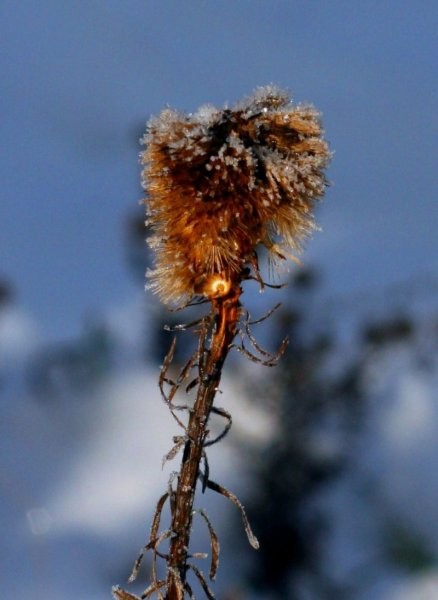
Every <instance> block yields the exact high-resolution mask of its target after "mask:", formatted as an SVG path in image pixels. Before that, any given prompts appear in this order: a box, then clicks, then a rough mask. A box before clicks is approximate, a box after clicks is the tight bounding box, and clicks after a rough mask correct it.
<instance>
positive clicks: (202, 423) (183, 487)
mask: <svg viewBox="0 0 438 600" xmlns="http://www.w3.org/2000/svg"><path fill="white" fill-rule="evenodd" d="M240 293H241V290H240V286H239V285H235V286H234V287H233V288H232V290H231V292H230V294H229V295H228V296H226V297H225V298H218V299H217V300H214V301H213V302H212V319H211V320H210V324H209V325H208V326H209V327H210V328H211V331H210V332H209V333H210V335H209V336H208V337H207V339H208V338H210V347H209V348H207V347H206V345H204V348H202V349H201V353H200V356H199V367H198V368H199V387H198V393H197V397H196V401H195V404H194V406H193V409H192V411H191V412H190V418H189V423H188V426H187V438H188V439H187V442H186V444H185V447H184V452H183V457H182V462H181V469H180V473H179V476H178V484H177V488H176V491H175V494H174V507H173V510H172V524H171V532H172V534H171V542H170V548H169V558H168V566H169V570H168V575H167V593H166V596H165V598H166V600H181V598H183V597H184V583H185V580H186V574H187V570H188V564H187V558H188V546H189V539H190V530H191V525H192V515H193V501H194V496H195V488H196V482H197V480H198V477H199V468H200V463H201V459H202V456H203V451H204V445H205V443H206V440H207V436H208V419H209V416H210V413H211V410H212V407H213V401H214V397H215V395H216V391H217V389H218V386H219V382H220V378H221V374H222V366H223V364H224V361H225V359H226V357H227V354H228V351H229V347H230V345H231V343H232V341H233V339H234V337H235V335H236V332H237V322H238V319H239V307H240V303H239V296H240Z"/></svg>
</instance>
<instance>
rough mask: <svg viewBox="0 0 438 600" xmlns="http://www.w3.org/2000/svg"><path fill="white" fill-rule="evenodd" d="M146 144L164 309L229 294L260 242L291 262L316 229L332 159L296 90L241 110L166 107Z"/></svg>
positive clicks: (315, 116) (259, 93) (146, 180)
mask: <svg viewBox="0 0 438 600" xmlns="http://www.w3.org/2000/svg"><path fill="white" fill-rule="evenodd" d="M142 142H143V143H144V144H145V147H146V149H145V150H144V152H142V153H141V162H142V164H143V165H144V170H143V173H142V180H143V185H144V188H145V190H146V192H147V198H146V200H145V204H146V207H147V215H148V223H149V225H150V226H151V229H152V236H151V237H150V238H149V240H148V241H149V244H150V246H151V247H152V248H153V249H154V250H155V253H156V256H155V260H156V262H155V268H154V269H153V270H151V271H150V272H149V273H148V276H149V277H150V280H151V283H150V287H152V289H153V290H154V291H155V292H157V293H158V294H159V295H160V297H161V298H162V300H163V301H164V302H169V303H173V304H179V303H181V302H186V301H188V300H190V299H191V298H192V297H193V296H195V295H198V294H199V295H205V296H207V297H209V298H212V297H214V296H215V295H224V294H225V293H227V290H226V288H227V285H228V284H227V282H232V281H234V282H236V281H239V280H240V278H241V276H242V271H243V269H244V268H245V267H246V266H248V265H250V264H254V257H255V252H256V248H257V246H258V245H259V244H262V245H264V246H265V247H266V248H268V250H269V252H270V254H271V256H272V257H273V258H284V255H283V254H282V252H283V251H287V250H288V249H291V250H293V251H297V250H299V249H300V242H301V241H302V239H303V238H304V237H305V236H306V235H308V234H309V232H310V231H311V230H312V229H313V228H314V221H313V215H312V209H313V206H314V201H315V200H316V199H318V198H320V197H321V196H322V195H323V193H324V189H325V186H326V179H325V176H324V173H323V170H324V168H325V167H326V166H327V163H328V161H329V158H330V152H329V149H328V145H327V143H326V142H325V141H324V139H323V131H322V129H321V124H320V118H319V113H318V112H317V111H316V110H315V109H314V108H313V107H312V106H299V105H298V106H293V105H292V104H291V102H290V98H289V95H288V94H287V93H286V92H284V91H282V90H280V89H278V88H276V87H274V86H267V87H261V88H258V89H257V90H256V91H255V92H254V94H253V95H252V96H251V97H249V98H246V99H244V100H243V101H241V102H239V103H238V104H237V105H235V106H234V107H233V108H231V109H228V108H225V109H217V108H214V107H213V106H210V105H207V106H203V107H201V108H200V109H199V110H198V111H197V112H196V113H194V114H189V115H185V114H182V113H180V112H177V111H175V110H173V109H165V110H163V111H162V112H161V113H160V114H159V115H158V116H156V117H153V118H152V119H150V121H149V123H148V126H147V131H146V134H145V136H144V138H143V140H142ZM218 276H219V277H218ZM218 282H219V283H218Z"/></svg>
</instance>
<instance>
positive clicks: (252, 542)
mask: <svg viewBox="0 0 438 600" xmlns="http://www.w3.org/2000/svg"><path fill="white" fill-rule="evenodd" d="M207 487H208V488H210V489H211V490H214V491H215V492H217V493H218V494H222V496H225V498H228V500H231V502H232V503H233V504H235V505H236V506H237V508H238V509H239V510H240V514H241V515H242V521H243V526H244V527H245V532H246V535H247V537H248V541H249V543H250V545H251V546H252V547H253V548H254V550H258V549H259V547H260V544H259V541H258V539H257V538H256V536H255V535H254V534H253V532H252V529H251V526H250V524H249V521H248V517H247V516H246V511H245V508H244V507H243V504H242V503H241V502H240V500H239V498H238V497H237V496H235V495H234V494H233V493H232V492H229V491H228V490H227V489H226V488H224V487H223V486H221V485H219V484H218V483H216V482H214V481H211V479H209V480H208V481H207Z"/></svg>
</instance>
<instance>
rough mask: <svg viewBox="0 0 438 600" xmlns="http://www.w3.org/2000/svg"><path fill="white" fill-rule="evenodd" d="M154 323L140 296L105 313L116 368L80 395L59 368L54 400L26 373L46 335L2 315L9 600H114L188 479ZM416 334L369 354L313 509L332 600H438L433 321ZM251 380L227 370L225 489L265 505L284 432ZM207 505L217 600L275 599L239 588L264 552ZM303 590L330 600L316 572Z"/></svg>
mask: <svg viewBox="0 0 438 600" xmlns="http://www.w3.org/2000/svg"><path fill="white" fill-rule="evenodd" d="M420 304H421V303H420ZM422 304H423V305H424V302H423V303H422ZM317 306H318V303H316V304H315V307H316V308H317ZM318 310H319V309H318ZM365 312H366V311H365ZM145 313H147V311H145V301H144V300H143V299H142V300H140V299H139V300H138V301H137V302H134V303H133V304H131V305H130V306H129V307H126V308H124V309H122V308H119V309H117V310H112V311H110V312H109V314H108V315H107V316H106V318H107V319H108V320H107V321H106V323H107V328H108V331H107V334H108V336H109V338H110V339H111V340H112V344H113V353H112V358H111V361H110V362H109V363H108V364H110V365H111V366H110V367H108V369H107V370H106V371H105V370H103V371H102V372H100V373H99V377H98V379H94V380H93V381H92V385H89V386H86V385H83V386H81V385H79V386H76V387H75V388H74V389H73V388H72V386H71V382H70V381H69V379H68V378H67V379H66V378H65V373H64V374H63V373H62V369H60V367H59V364H58V366H57V369H58V372H56V370H55V372H54V373H52V380H51V384H52V386H54V387H52V391H51V392H50V393H47V394H42V393H41V389H40V388H38V387H36V388H35V387H32V386H33V385H34V384H33V383H32V379H30V380H29V376H28V373H29V364H32V361H35V360H36V357H38V356H39V355H41V354H42V355H43V356H44V355H46V346H45V344H44V340H42V339H41V337H38V333H37V332H38V325H37V324H36V323H33V322H32V321H31V320H30V319H29V317H28V316H27V315H25V314H23V313H22V312H20V309H19V308H17V307H15V306H9V307H8V306H5V307H3V308H2V310H1V312H0V352H1V355H2V370H1V373H0V382H1V388H0V394H1V395H0V397H1V413H2V414H1V420H0V427H1V429H2V431H1V436H0V439H1V456H2V468H1V479H0V490H1V495H0V519H1V529H2V532H3V536H2V540H3V541H2V547H1V557H2V564H3V569H2V575H1V588H2V593H3V594H4V595H5V597H17V598H26V597H30V596H32V597H33V598H36V599H37V598H45V599H46V600H52V598H53V599H55V598H60V597H62V598H63V599H64V600H69V599H70V598H71V599H73V598H75V599H76V598H81V599H83V600H99V599H100V598H102V600H103V598H108V597H109V589H110V586H111V585H112V584H115V583H120V584H122V585H123V582H124V581H125V580H126V577H127V575H128V574H129V571H130V568H131V563H132V561H133V560H134V559H135V555H136V552H137V550H138V549H139V548H140V547H141V546H142V544H143V543H144V542H145V541H146V538H147V534H148V530H149V526H150V521H151V518H152V514H153V508H154V505H155V503H156V501H157V499H158V497H159V496H160V495H161V493H162V492H163V491H164V490H165V488H166V485H167V480H168V477H169V474H170V472H171V471H172V470H174V469H176V468H177V463H178V459H177V460H176V461H175V462H174V463H173V464H167V465H166V466H165V468H164V470H162V469H161V460H162V458H163V456H164V455H165V453H166V452H167V451H168V450H169V448H170V446H171V439H172V436H173V435H175V434H178V430H177V426H176V425H175V422H174V421H173V419H172V418H171V417H170V415H169V413H168V411H167V409H166V407H165V405H164V404H163V403H162V402H161V401H160V398H159V392H158V387H157V377H158V373H159V366H148V361H144V360H143V358H142V352H141V349H142V348H144V335H145V334H144V329H142V327H141V321H142V318H143V315H144V314H145ZM129 315H130V316H129ZM344 315H345V316H346V318H348V317H347V313H345V312H344ZM350 319H351V320H350V336H348V338H347V337H346V335H345V332H344V337H342V336H339V337H338V345H337V347H336V352H335V353H334V356H333V357H331V365H330V364H329V363H330V360H329V361H328V366H327V368H328V369H329V370H330V369H331V370H332V371H334V370H338V371H342V369H343V368H344V367H347V366H348V365H349V364H350V359H351V356H353V355H354V354H355V352H356V353H357V354H359V353H360V347H359V346H360V345H359V342H358V341H357V340H356V341H355V336H356V334H357V327H358V326H359V325H358V324H359V323H361V322H362V319H363V311H359V310H358V311H356V314H355V315H354V314H353V313H352V312H351V311H350ZM130 320H131V323H129V321H130ZM354 323H355V324H354ZM122 324H123V325H122ZM139 324H140V326H139ZM332 326H333V323H332ZM340 329H341V330H342V327H341V328H340ZM413 331H414V333H413V334H409V335H407V336H406V339H403V336H402V338H401V339H395V340H392V341H390V342H389V343H385V344H382V345H380V346H379V345H377V346H370V347H368V348H367V350H366V353H365V356H364V357H363V359H362V385H363V386H364V388H365V389H366V397H367V399H366V405H365V406H366V409H365V412H364V420H363V423H362V424H361V427H360V428H359V432H358V434H357V435H356V436H355V438H354V441H353V442H352V443H351V447H350V448H349V450H348V454H349V456H348V467H347V468H346V469H345V470H344V472H343V473H342V474H341V475H340V477H338V478H337V479H335V480H334V481H333V482H331V483H330V484H329V485H327V486H326V487H324V488H323V489H322V491H320V492H319V493H318V494H316V495H315V497H314V498H313V500H312V502H313V503H315V505H316V506H319V507H320V508H321V507H322V508H323V510H324V512H325V514H326V515H327V516H328V519H329V524H330V525H329V528H328V530H327V532H326V535H325V536H324V539H323V541H322V544H321V548H322V554H321V556H322V561H321V565H320V568H321V571H322V572H323V573H326V575H327V577H329V578H330V580H331V582H332V585H333V584H334V585H336V586H338V589H339V590H340V591H339V595H334V596H333V597H334V598H337V597H339V598H347V597H348V598H352V599H354V600H411V599H412V600H413V599H414V598H415V599H424V600H433V599H435V598H436V597H437V594H438V569H437V567H436V565H437V557H438V503H437V502H436V499H437V497H438V476H437V469H436V461H437V458H438V442H437V440H438V398H437V389H438V387H437V383H438V359H437V356H438V353H437V349H438V319H436V314H435V313H431V312H430V311H423V314H422V315H420V316H418V317H417V318H416V322H415V328H414V330H413ZM25 333H26V334H25ZM355 346H356V347H355ZM82 347H83V346H82ZM342 348H343V350H342ZM29 361H30V362H29ZM150 364H151V363H150V361H149V365H150ZM65 366H66V364H65V365H64V367H65ZM64 367H63V368H64ZM74 368H76V366H75V367H74ZM260 368H262V367H260ZM236 369H237V370H236ZM253 369H254V366H253V365H251V364H249V363H245V362H242V361H237V362H236V363H233V364H231V365H230V368H229V370H228V375H227V377H226V378H225V380H224V383H223V386H222V389H223V394H222V395H220V396H219V400H218V403H219V404H220V405H223V406H224V407H225V408H227V409H228V410H230V411H231V412H232V414H233V418H234V425H233V429H232V433H231V434H230V435H229V436H228V437H227V438H226V440H225V441H224V442H223V443H221V444H220V445H218V446H217V447H213V448H212V449H211V451H210V463H211V471H212V476H213V478H214V479H215V480H218V481H220V482H221V483H222V484H223V485H225V486H226V487H228V488H229V489H231V490H233V491H234V492H237V493H238V495H240V496H241V497H248V496H249V495H250V494H251V492H254V483H253V482H252V481H251V474H253V472H254V464H253V460H252V457H251V452H250V451H248V449H250V448H251V447H254V448H255V447H263V444H264V443H267V442H268V441H269V440H270V439H272V438H273V437H275V435H276V428H277V421H276V416H275V414H276V413H275V410H274V411H273V410H272V404H269V407H270V408H264V407H263V406H262V405H260V403H254V401H253V397H252V395H251V393H249V394H248V389H247V388H245V381H248V380H250V379H251V377H252V376H253V372H254V371H253ZM264 373H265V375H264V374H263V373H262V374H261V375H260V374H259V375H260V377H261V378H262V379H263V378H265V377H266V372H264ZM271 373H272V371H269V373H268V374H269V376H270V375H271ZM254 380H255V381H256V379H254ZM82 383H84V382H82ZM257 385H258V384H257ZM32 390H33V391H32ZM35 390H36V391H35ZM249 396H251V397H249ZM291 435H293V433H292V434H291ZM330 436H331V434H330V431H329V430H327V431H325V432H324V430H321V434H320V437H319V438H317V440H316V441H317V444H319V450H318V451H319V452H323V453H324V452H326V453H328V455H329V454H330V453H331V452H333V440H332V438H331V437H330ZM245 449H246V451H245ZM255 491H256V490H255ZM256 493H257V491H256ZM198 505H199V506H203V507H206V509H207V512H208V513H209V514H210V517H211V518H212V520H213V521H214V524H215V526H216V528H217V530H218V532H219V534H220V537H221V541H222V546H223V553H222V560H221V565H220V571H219V575H218V583H217V585H216V588H215V589H216V590H217V592H218V594H219V598H221V597H225V596H224V594H225V593H226V592H227V591H229V590H232V589H235V590H239V589H240V590H241V592H242V594H243V598H248V599H251V600H256V599H260V600H261V599H268V598H270V597H271V596H270V595H269V592H263V593H260V594H257V593H255V592H254V590H253V591H251V592H249V591H248V588H247V587H246V583H245V581H244V580H243V579H242V572H243V567H246V565H247V563H248V562H249V560H250V553H251V552H253V551H252V550H251V549H250V548H249V547H248V548H245V546H244V544H240V545H238V546H236V545H235V539H236V534H237V536H241V537H244V533H243V530H242V531H239V529H238V528H239V519H238V518H237V517H238V515H237V511H236V509H235V507H233V506H230V505H228V503H227V501H226V500H225V499H223V498H221V497H217V498H215V496H214V494H212V493H207V494H206V495H205V496H204V497H202V496H199V497H198ZM165 519H166V515H163V521H165ZM230 528H231V529H230ZM193 544H194V547H196V548H197V549H198V550H204V549H205V548H208V540H207V538H206V536H205V531H204V532H202V527H196V528H195V536H194V542H193ZM145 571H147V569H145ZM145 581H146V580H145V579H143V580H142V583H141V585H142V586H143V587H145V586H146V582H145ZM135 589H136V588H133V591H134V590H135ZM139 589H141V586H140V587H139V588H137V590H139ZM301 589H302V593H301V595H300V598H303V599H305V598H310V599H312V600H318V598H321V599H323V598H325V596H323V595H322V593H321V591H318V589H319V588H317V589H316V591H315V589H314V586H313V583H312V579H311V578H309V576H308V575H305V574H304V575H303V583H302V587H301ZM332 589H336V588H333V587H332ZM341 590H342V593H341ZM272 597H274V596H272ZM291 597H292V596H291Z"/></svg>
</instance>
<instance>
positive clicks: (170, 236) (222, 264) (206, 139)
mask: <svg viewBox="0 0 438 600" xmlns="http://www.w3.org/2000/svg"><path fill="white" fill-rule="evenodd" d="M143 142H144V144H145V146H146V149H145V151H144V152H143V153H142V154H141V161H142V163H143V165H144V170H143V184H144V187H145V189H146V191H147V194H148V196H147V198H146V200H145V204H146V208H147V215H148V224H149V226H150V227H151V229H152V236H151V237H150V238H149V240H148V241H149V244H150V246H151V247H152V248H153V249H154V250H155V257H156V262H155V268H154V269H153V270H151V271H150V272H149V273H148V277H149V278H150V284H149V287H150V288H152V290H153V291H154V292H156V293H158V294H159V296H160V297H161V299H162V300H163V301H164V302H165V303H168V304H171V305H173V306H174V307H176V308H181V307H184V306H188V305H190V304H194V303H202V302H209V303H210V311H209V313H208V315H206V316H204V317H202V318H200V319H199V320H197V321H195V322H194V323H191V324H189V325H187V326H177V327H176V328H175V329H176V330H178V329H184V328H187V327H192V328H194V330H195V332H196V333H197V335H198V347H197V349H196V351H195V352H194V354H193V355H192V356H191V357H190V358H189V360H188V362H187V364H186V365H185V366H184V367H183V368H182V370H181V372H180V373H179V376H178V377H177V378H176V379H171V377H170V376H169V375H168V370H169V367H170V365H171V363H172V358H173V354H174V350H175V344H176V338H174V339H173V341H172V345H171V348H170V350H169V353H168V354H167V357H166V359H165V360H164V364H163V368H162V371H161V375H160V379H159V386H160V390H161V394H162V397H163V399H164V401H165V402H166V403H167V405H168V407H169V409H170V412H171V413H172V415H173V417H174V418H175V420H176V422H177V423H178V425H179V426H180V427H181V429H182V435H181V436H177V437H175V438H174V446H173V448H172V449H171V450H170V451H169V452H168V454H167V455H166V456H165V457H164V460H165V461H167V460H172V459H174V458H175V457H176V455H177V454H178V453H179V451H182V460H181V466H180V471H179V473H178V474H177V476H176V477H173V478H171V481H169V484H168V489H167V491H166V492H165V493H164V494H163V495H162V496H161V498H160V500H159V501H158V504H157V508H156V511H155V515H154V518H153V521H152V527H151V532H150V538H149V541H148V543H147V544H146V546H145V547H144V549H143V551H142V552H141V554H140V556H139V557H138V559H137V561H136V563H135V565H134V569H133V572H132V574H131V578H130V580H131V581H132V580H134V579H135V578H136V576H137V574H138V571H139V568H140V565H141V562H142V559H143V555H144V553H145V552H146V551H147V550H151V551H152V554H153V561H152V582H151V585H150V586H149V587H148V588H147V589H146V590H145V591H144V593H143V594H142V595H141V598H148V597H150V596H152V595H153V594H156V595H157V597H158V598H160V599H162V600H183V599H184V598H185V597H188V598H194V595H193V590H192V588H191V586H190V582H189V579H188V577H187V575H188V573H189V571H192V572H193V574H194V575H195V577H196V578H197V579H198V581H199V583H200V585H201V587H202V589H203V590H204V592H205V595H206V596H207V598H214V595H213V592H212V591H211V589H210V588H209V586H208V583H207V580H206V577H205V576H204V575H203V573H202V572H201V571H200V569H199V568H198V567H197V566H196V565H195V564H194V562H193V560H194V559H196V558H200V555H193V554H190V550H189V542H190V532H191V527H192V520H193V516H194V514H195V510H194V498H195V490H196V485H197V482H198V481H200V482H201V486H202V491H205V490H206V489H207V488H208V489H211V490H213V491H216V492H218V493H220V494H222V495H224V496H225V497H226V498H228V499H229V500H231V501H232V502H233V503H234V504H235V505H236V506H237V507H238V508H239V510H240V511H241V515H242V518H243V522H244V527H245V530H246V533H247V536H248V540H249V542H250V544H251V545H252V546H253V548H258V541H257V539H256V537H255V536H254V534H253V533H252V531H251V528H250V525H249V522H248V519H247V517H246V513H245V510H244V508H243V506H242V504H241V503H240V501H239V500H238V498H237V497H236V496H235V495H234V494H232V493H231V492H229V491H228V490H226V489H225V488H224V487H222V486H221V485H219V484H218V483H215V482H214V481H213V480H212V479H210V474H209V468H208V460H207V455H206V448H207V447H208V446H210V445H212V444H214V443H216V442H217V441H219V440H220V439H222V438H223V437H224V435H226V433H227V432H228V430H229V428H230V427H231V416H230V415H229V414H228V413H227V412H226V411H225V410H224V409H221V408H218V407H215V406H214V405H213V402H214V398H215V394H216V391H217V389H218V386H219V383H220V379H221V374H222V367H223V364H224V361H225V359H226V357H227V354H228V352H229V350H230V349H231V348H235V349H237V350H238V351H240V352H241V353H242V354H244V355H245V356H246V357H248V358H250V359H251V360H254V361H256V362H259V363H262V364H265V365H268V366H273V365H275V364H276V362H277V361H278V359H279V357H280V356H281V355H282V353H283V351H284V349H285V347H286V343H287V341H286V340H285V341H284V342H283V344H282V345H281V347H280V348H279V350H278V352H277V354H275V355H271V354H269V353H268V352H266V351H265V350H264V349H263V348H261V347H260V345H259V344H258V343H257V341H256V339H255V338H254V336H253V334H252V333H251V330H250V326H251V325H253V324H254V323H256V322H258V321H253V322H251V321H250V318H249V315H248V313H247V312H245V311H244V310H243V308H242V305H241V303H240V296H241V293H242V287H241V286H242V282H243V281H245V280H249V279H253V280H256V281H257V282H258V283H259V285H260V286H262V287H263V286H264V285H268V284H266V283H265V282H264V281H263V279H262V276H261V274H260V271H259V266H258V255H257V252H258V249H259V248H260V247H262V246H264V247H265V248H266V249H267V251H268V255H269V257H270V259H271V261H272V263H273V265H274V266H275V265H276V264H277V263H278V262H279V261H281V260H284V259H286V258H287V257H289V256H290V254H289V251H291V250H292V251H298V250H299V249H300V244H301V242H302V240H303V239H304V238H305V237H306V236H307V235H308V234H309V233H310V232H311V231H312V230H313V229H314V227H315V226H314V221H313V212H312V211H313V207H314V203H315V201H316V200H317V199H319V198H321V197H322V195H323V193H324V190H325V186H326V180H325V176H324V169H325V167H326V166H327V164H328V161H329V158H330V153H329V149H328V145H327V143H326V142H325V141H324V139H323V132H322V129H321V124H320V119H319V114H318V113H317V111H316V110H315V109H314V108H313V107H311V106H293V105H292V104H291V102H290V98H289V95H288V94H287V93H286V92H284V91H282V90H279V89H278V88H276V87H274V86H267V87H262V88H258V89H257V90H256V91H255V92H254V94H253V95H252V96H251V97H250V98H247V99H245V100H243V101H241V102H240V103H238V104H237V105H236V106H234V107H233V108H232V109H228V108H226V109H222V110H219V109H216V108H214V107H212V106H204V107H201V108H200V109H199V110H198V111H197V112H196V113H194V114H190V115H184V114H181V113H179V112H177V111H175V110H172V109H166V110H164V111H162V112H161V114H159V115H158V116H157V117H155V118H152V119H151V120H150V122H149V123H148V129H147V132H146V135H145V137H144V139H143ZM273 287H276V286H273ZM277 287H278V286H277ZM271 313H272V311H270V312H269V313H268V314H267V315H266V316H265V317H264V318H266V317H268V316H269V315H270V314H271ZM261 320H263V319H261ZM259 321H260V320H259ZM237 335H238V338H237V339H239V340H240V341H239V343H235V342H234V340H235V339H236V336H237ZM245 342H246V343H247V346H248V343H249V345H250V346H252V348H253V349H254V352H251V351H250V350H248V348H247V346H246V345H245ZM193 370H195V372H196V376H195V377H194V378H193V376H192V372H193ZM195 387H196V388H197V392H196V400H195V402H194V404H193V406H190V407H189V406H188V405H186V404H183V405H181V404H175V396H176V393H177V392H178V391H179V390H180V389H181V388H182V389H183V390H184V389H185V390H186V391H189V390H191V389H193V388H195ZM183 411H187V412H188V422H187V423H186V421H185V420H184V418H183V417H181V414H182V412H183ZM212 413H215V414H217V415H219V416H221V417H222V418H223V419H224V421H225V427H224V430H223V432H222V433H221V434H220V435H219V436H217V437H216V438H214V439H212V438H211V436H210V431H209V429H208V421H209V416H210V415H211V414H212ZM166 503H169V506H170V513H171V524H170V527H169V528H167V529H164V530H160V520H161V513H162V510H163V507H164V505H165V504H166ZM196 513H198V514H199V515H200V516H201V517H202V518H203V519H204V521H205V522H206V525H207V528H208V531H209V533H210V539H211V560H210V571H209V578H210V579H214V577H215V575H216V570H217V566H218V558H219V541H218V538H217V535H216V533H215V531H214V528H213V526H212V524H211V522H210V520H209V519H208V517H207V515H206V514H205V513H204V512H203V511H202V510H200V511H196ZM165 541H167V546H168V548H167V551H165V552H164V551H163V550H161V549H160V548H161V545H162V544H163V542H165ZM202 556H204V555H202ZM158 558H161V559H163V560H164V561H165V562H166V564H167V571H166V575H165V577H163V578H162V579H160V578H159V575H158V571H157V559H158ZM113 595H114V597H115V598H118V599H119V600H129V599H135V598H138V597H137V596H135V595H133V594H130V593H128V592H126V591H123V590H122V589H120V588H119V587H116V588H114V589H113Z"/></svg>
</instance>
